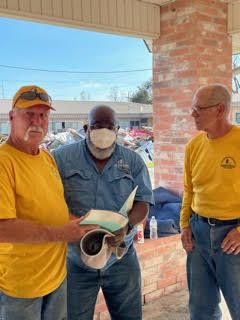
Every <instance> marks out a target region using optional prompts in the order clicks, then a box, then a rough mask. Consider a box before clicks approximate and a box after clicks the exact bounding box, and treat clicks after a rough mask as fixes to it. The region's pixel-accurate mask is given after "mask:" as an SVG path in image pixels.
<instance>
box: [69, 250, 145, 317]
mask: <svg viewBox="0 0 240 320" xmlns="http://www.w3.org/2000/svg"><path fill="white" fill-rule="evenodd" d="M100 288H102V291H103V294H104V297H105V301H106V304H107V306H108V310H109V313H110V314H111V319H112V320H141V319H142V305H141V275H140V267H139V263H138V258H137V256H136V252H135V250H134V249H133V247H130V248H129V250H128V252H127V253H126V254H125V256H124V257H123V258H122V259H120V260H118V261H117V262H116V263H114V264H113V265H111V266H110V267H109V268H108V269H106V270H104V271H103V270H95V269H90V268H89V269H87V268H86V269H83V268H82V267H80V266H79V265H77V263H74V262H73V261H72V260H70V259H68V320H92V319H93V315H94V308H95V304H96V300H97V295H98V292H99V289H100Z"/></svg>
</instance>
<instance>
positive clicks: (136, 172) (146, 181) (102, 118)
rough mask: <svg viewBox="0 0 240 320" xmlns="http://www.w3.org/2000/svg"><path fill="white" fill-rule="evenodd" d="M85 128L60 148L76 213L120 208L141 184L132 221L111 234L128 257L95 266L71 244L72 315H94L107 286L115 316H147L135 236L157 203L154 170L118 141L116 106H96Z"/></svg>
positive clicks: (84, 319)
mask: <svg viewBox="0 0 240 320" xmlns="http://www.w3.org/2000/svg"><path fill="white" fill-rule="evenodd" d="M84 129H85V132H86V139H85V140H83V141H80V142H77V143H74V144H70V145H67V146H64V147H62V148H60V149H58V150H56V151H55V152H54V157H55V159H56V162H57V164H58V168H59V171H60V174H61V177H62V181H63V184H64V189H65V198H66V201H67V204H68V207H69V211H70V212H71V214H72V215H73V216H74V217H80V216H83V215H85V214H86V213H87V212H88V211H89V210H90V209H99V210H111V211H116V212H118V211H119V210H120V208H121V207H122V205H123V203H124V202H125V200H126V199H127V198H128V196H129V194H130V193H131V191H132V190H133V189H134V188H135V187H136V186H138V189H137V193H136V196H135V200H134V204H133V207H132V209H131V211H130V212H129V214H128V216H129V223H128V225H127V226H126V227H124V228H122V229H119V230H118V231H117V232H115V236H114V237H111V238H109V244H110V245H111V246H115V247H117V246H120V245H121V246H124V247H125V248H126V253H125V254H124V256H123V258H122V259H120V260H118V259H117V257H116V256H115V255H114V254H112V255H111V257H110V258H109V260H108V262H107V264H106V266H105V267H104V268H102V269H93V268H90V267H89V266H87V265H85V264H84V262H83V261H81V257H80V248H79V243H71V244H70V246H69V252H68V319H69V320H79V319H81V320H92V319H93V315H94V308H95V304H96V299H97V295H98V292H99V289H100V288H101V289H102V291H103V294H104V297H105V300H106V303H107V306H108V309H109V312H110V314H111V319H112V320H141V319H142V307H141V275H140V268H139V262H138V258H137V256H136V252H135V249H134V247H133V238H134V235H135V233H136V228H135V227H136V225H138V224H140V223H141V222H142V221H143V220H144V219H145V218H146V216H147V214H148V209H149V204H152V203H153V197H152V187H151V182H150V178H149V174H148V170H147V167H146V166H145V164H144V162H143V160H142V159H141V157H140V156H139V155H138V154H137V153H135V152H134V151H132V150H129V149H127V148H125V147H123V146H120V145H118V144H117V132H118V129H119V126H118V125H117V122H116V116H115V112H114V111H113V110H112V109H111V108H110V107H108V106H105V105H100V106H96V107H94V108H93V109H92V110H91V111H90V113H89V115H88V125H86V126H85V127H84Z"/></svg>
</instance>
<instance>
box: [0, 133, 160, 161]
mask: <svg viewBox="0 0 240 320" xmlns="http://www.w3.org/2000/svg"><path fill="white" fill-rule="evenodd" d="M84 138H85V133H84V131H83V130H80V131H76V130H75V129H66V130H65V131H64V132H59V133H56V134H54V133H48V134H47V135H46V137H45V138H44V141H43V143H42V147H43V148H45V149H47V150H49V151H50V152H51V151H53V150H55V149H56V148H58V147H59V146H61V145H64V144H69V143H73V142H76V141H79V140H82V139H84ZM6 139H7V136H6V135H2V134H0V143H3V142H4V141H6ZM118 142H119V143H120V144H121V145H123V146H125V147H127V148H129V149H132V150H134V151H135V152H137V153H138V154H140V156H141V157H142V158H143V160H144V162H145V163H149V162H150V163H151V162H153V159H154V154H153V130H152V128H150V127H143V128H130V129H121V128H120V129H119V132H118Z"/></svg>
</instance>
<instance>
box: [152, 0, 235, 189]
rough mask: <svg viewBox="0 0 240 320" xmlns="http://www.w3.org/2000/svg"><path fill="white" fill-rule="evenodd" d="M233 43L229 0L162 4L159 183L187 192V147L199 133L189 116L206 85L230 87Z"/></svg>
mask: <svg viewBox="0 0 240 320" xmlns="http://www.w3.org/2000/svg"><path fill="white" fill-rule="evenodd" d="M231 63H232V44H231V38H230V36H229V35H228V34H227V4H226V3H223V2H221V1H220V0H215V1H209V0H191V1H190V0H177V1H176V2H174V3H172V4H169V5H166V6H163V7H161V37H160V38H159V39H157V40H154V41H153V94H154V101H153V119H154V123H153V126H154V135H155V140H154V152H155V186H156V187H157V186H160V185H161V186H165V187H170V188H172V189H175V190H178V191H180V190H182V185H183V183H182V179H183V177H182V175H183V156H184V145H185V144H186V142H187V141H188V140H189V139H190V138H191V137H192V136H193V134H194V132H195V131H194V124H193V121H192V119H191V117H190V115H189V111H188V110H189V107H190V103H191V99H192V95H193V92H194V91H195V90H196V89H197V88H198V87H199V86H201V85H206V84H210V83H213V82H219V83H224V84H226V85H228V86H229V88H231V81H232V72H231V70H232V64H231Z"/></svg>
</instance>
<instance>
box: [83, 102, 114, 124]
mask: <svg viewBox="0 0 240 320" xmlns="http://www.w3.org/2000/svg"><path fill="white" fill-rule="evenodd" d="M88 124H89V126H92V125H96V127H97V126H98V125H99V127H101V128H109V127H115V126H116V124H117V120H116V113H115V111H114V110H113V109H112V108H110V107H109V106H106V105H98V106H96V107H94V108H93V109H92V110H91V111H90V112H89V114H88Z"/></svg>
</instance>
